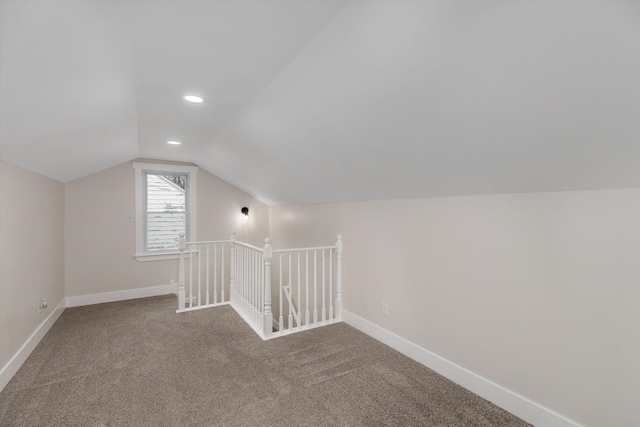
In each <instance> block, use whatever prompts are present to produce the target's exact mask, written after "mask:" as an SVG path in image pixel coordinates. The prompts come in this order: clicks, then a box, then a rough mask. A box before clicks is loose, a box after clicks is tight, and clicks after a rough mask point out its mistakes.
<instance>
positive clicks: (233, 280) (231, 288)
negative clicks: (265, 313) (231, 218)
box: [221, 231, 236, 303]
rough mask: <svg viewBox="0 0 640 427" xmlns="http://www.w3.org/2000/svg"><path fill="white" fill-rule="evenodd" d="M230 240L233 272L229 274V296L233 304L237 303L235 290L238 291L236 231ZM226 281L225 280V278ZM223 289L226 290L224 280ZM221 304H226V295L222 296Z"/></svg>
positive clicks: (232, 233)
mask: <svg viewBox="0 0 640 427" xmlns="http://www.w3.org/2000/svg"><path fill="white" fill-rule="evenodd" d="M229 240H231V271H230V272H229V276H230V278H229V294H230V296H229V297H230V299H231V303H234V302H235V290H236V245H235V243H234V242H235V241H236V233H235V231H232V232H231V237H230V238H229ZM222 252H224V247H223V248H222ZM223 279H224V278H223ZM221 287H222V289H224V280H223V281H222V285H221ZM221 302H224V293H223V294H222V299H221Z"/></svg>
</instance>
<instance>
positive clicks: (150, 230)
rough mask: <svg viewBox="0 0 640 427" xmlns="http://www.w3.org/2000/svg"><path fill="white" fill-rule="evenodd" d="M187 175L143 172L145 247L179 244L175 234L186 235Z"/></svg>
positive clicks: (169, 247)
mask: <svg viewBox="0 0 640 427" xmlns="http://www.w3.org/2000/svg"><path fill="white" fill-rule="evenodd" d="M187 185H188V175H187V174H178V173H176V174H167V173H154V172H146V173H145V195H146V197H145V218H146V221H145V250H146V251H167V250H175V249H176V248H177V247H178V242H177V238H178V235H179V234H180V233H181V232H183V233H185V235H188V224H187V208H188V200H187V192H186V189H187Z"/></svg>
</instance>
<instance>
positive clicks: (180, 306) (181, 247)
mask: <svg viewBox="0 0 640 427" xmlns="http://www.w3.org/2000/svg"><path fill="white" fill-rule="evenodd" d="M185 247H186V239H185V238H184V233H180V238H179V239H178V251H179V252H180V269H179V273H178V282H179V283H178V310H177V311H178V312H180V311H184V309H185V301H184V300H185V296H184V249H185Z"/></svg>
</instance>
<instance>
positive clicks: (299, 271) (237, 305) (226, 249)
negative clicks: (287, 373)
mask: <svg viewBox="0 0 640 427" xmlns="http://www.w3.org/2000/svg"><path fill="white" fill-rule="evenodd" d="M179 252H180V263H179V279H178V280H179V288H178V310H176V312H178V313H182V312H186V311H192V310H199V309H203V308H208V307H215V306H219V305H223V304H231V306H232V307H233V308H234V309H235V310H236V311H237V312H238V314H240V315H241V316H242V317H243V318H244V320H245V321H246V322H247V323H248V324H249V325H250V326H251V327H252V328H253V329H254V330H255V331H256V333H258V335H260V336H261V337H262V338H263V339H268V338H271V337H275V336H280V335H283V334H288V333H292V332H298V331H301V330H305V329H308V328H312V327H318V326H322V325H327V324H330V323H334V322H338V321H340V320H341V308H342V239H341V236H338V238H337V240H336V243H335V245H333V246H323V247H313V248H298V249H281V250H273V248H272V247H271V240H270V239H269V238H266V239H265V245H264V247H263V248H258V247H256V246H252V245H250V244H248V243H244V242H238V241H237V240H236V237H235V233H232V234H231V237H230V238H229V240H217V241H208V242H186V241H185V237H184V233H180V239H179ZM274 254H275V255H276V257H277V263H276V264H275V265H273V257H274ZM334 266H335V267H334ZM272 274H273V275H275V276H277V277H278V280H277V282H276V283H277V290H276V292H277V295H278V296H279V298H278V300H277V307H276V308H277V310H278V313H279V317H278V321H277V322H274V321H273V313H272V293H271V291H272V289H271V283H272V277H271V276H272ZM285 313H287V316H286V318H285ZM303 313H304V316H303ZM285 319H286V320H285ZM294 321H295V323H294Z"/></svg>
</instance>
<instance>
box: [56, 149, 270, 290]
mask: <svg viewBox="0 0 640 427" xmlns="http://www.w3.org/2000/svg"><path fill="white" fill-rule="evenodd" d="M154 162H155V163H158V162H157V161H154ZM134 190H135V187H134V169H133V167H132V164H131V163H130V162H127V163H123V164H121V165H119V166H116V167H113V168H110V169H107V170H105V171H102V172H98V173H95V174H93V175H89V176H86V177H83V178H80V179H78V180H75V181H72V182H69V183H67V184H66V232H65V235H66V270H65V271H66V294H67V296H68V297H71V296H79V295H87V294H96V293H103V292H114V291H125V290H131V289H138V288H148V287H153V286H162V285H168V284H169V281H170V280H171V279H174V280H175V281H176V282H177V280H178V261H177V260H169V261H153V262H138V261H136V260H135V259H134V258H133V255H134V253H135V224H134V223H130V222H127V216H128V215H129V214H133V213H135V193H134ZM197 193H198V194H197V199H198V201H197V230H198V236H197V238H198V240H219V239H227V238H229V235H230V233H231V231H236V233H237V235H238V238H239V239H242V240H248V241H249V242H252V243H255V244H260V242H262V241H263V239H264V237H266V236H267V235H268V224H269V211H268V207H267V206H266V205H264V204H263V203H261V202H259V201H257V200H255V199H254V198H252V197H251V196H249V195H248V194H246V193H244V192H242V191H240V190H238V189H236V188H235V187H233V186H231V185H229V184H228V183H226V182H224V181H222V180H221V179H219V178H217V177H215V176H213V175H211V174H209V173H208V172H206V171H205V170H203V169H199V170H198V173H197ZM242 206H248V207H249V209H250V213H251V215H250V217H249V220H248V221H247V222H243V221H242V219H241V214H240V208H241V207H242Z"/></svg>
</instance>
